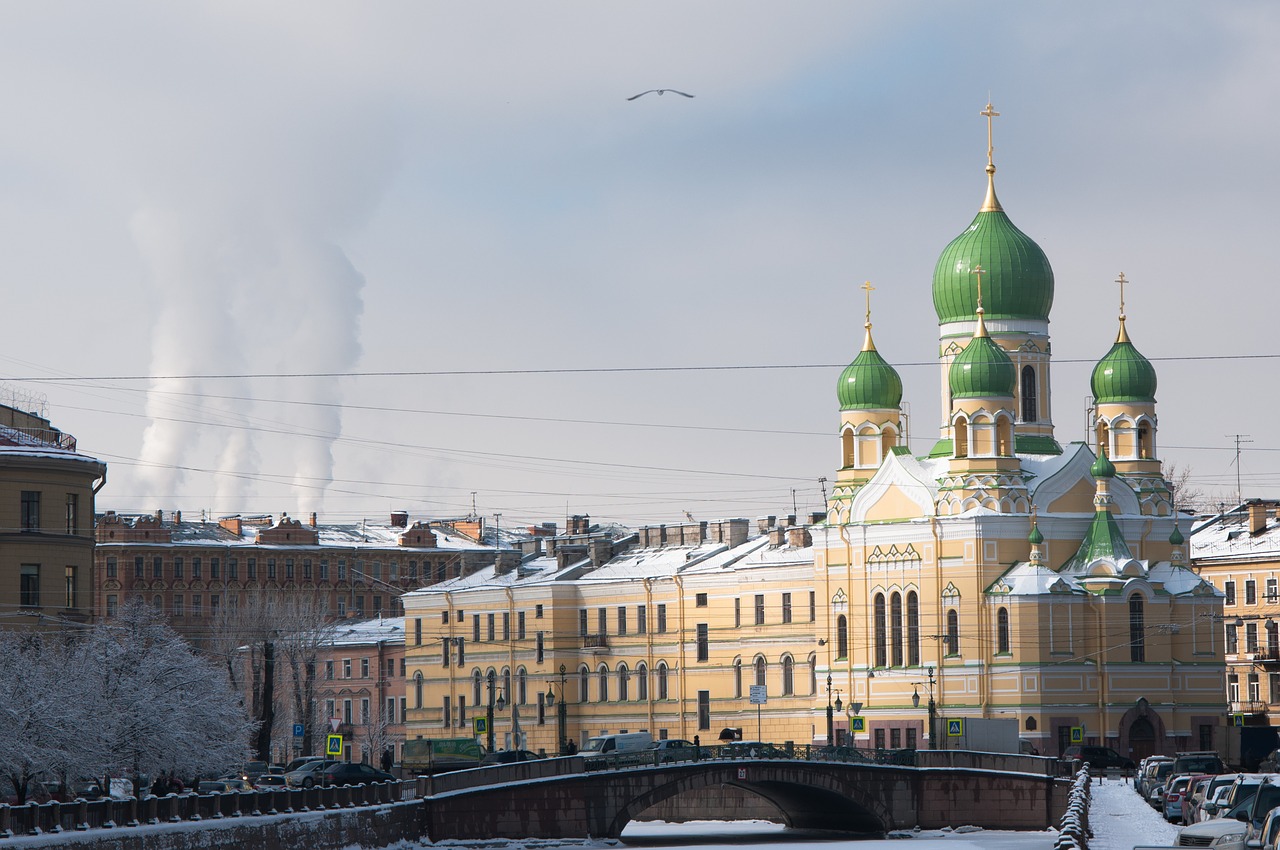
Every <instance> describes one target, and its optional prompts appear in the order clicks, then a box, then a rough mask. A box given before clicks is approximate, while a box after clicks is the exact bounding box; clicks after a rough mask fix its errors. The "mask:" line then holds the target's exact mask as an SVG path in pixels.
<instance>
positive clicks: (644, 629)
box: [636, 605, 649, 635]
mask: <svg viewBox="0 0 1280 850" xmlns="http://www.w3.org/2000/svg"><path fill="white" fill-rule="evenodd" d="M648 633H649V619H648V611H647V610H646V609H645V607H644V606H643V605H637V606H636V634H638V635H643V634H648Z"/></svg>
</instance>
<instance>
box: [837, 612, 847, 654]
mask: <svg viewBox="0 0 1280 850" xmlns="http://www.w3.org/2000/svg"><path fill="white" fill-rule="evenodd" d="M848 657H849V620H848V618H847V617H845V615H844V614H841V615H840V616H839V617H837V618H836V658H848Z"/></svg>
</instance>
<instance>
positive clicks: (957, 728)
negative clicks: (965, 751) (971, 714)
mask: <svg viewBox="0 0 1280 850" xmlns="http://www.w3.org/2000/svg"><path fill="white" fill-rule="evenodd" d="M947 737H948V738H961V737H964V718H963V717H957V718H955V719H954V720H948V721H947Z"/></svg>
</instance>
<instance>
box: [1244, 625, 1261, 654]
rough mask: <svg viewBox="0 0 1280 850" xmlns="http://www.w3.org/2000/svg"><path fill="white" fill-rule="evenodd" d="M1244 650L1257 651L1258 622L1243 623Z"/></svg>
mask: <svg viewBox="0 0 1280 850" xmlns="http://www.w3.org/2000/svg"><path fill="white" fill-rule="evenodd" d="M1244 651H1245V652H1257V651H1258V624H1257V623H1245V626H1244Z"/></svg>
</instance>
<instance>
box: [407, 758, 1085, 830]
mask: <svg viewBox="0 0 1280 850" xmlns="http://www.w3.org/2000/svg"><path fill="white" fill-rule="evenodd" d="M565 761H568V760H564V759H554V760H549V761H548V762H542V763H538V762H530V763H526V764H522V765H510V766H506V767H504V768H503V769H502V770H503V775H502V776H501V777H498V776H497V775H496V774H494V775H492V776H491V778H490V780H489V782H490V783H493V780H494V779H499V780H500V781H498V782H497V783H493V784H484V785H477V786H475V787H460V788H457V789H456V790H443V789H435V793H430V791H429V792H428V793H429V796H428V797H427V799H426V800H425V810H424V812H423V816H424V819H425V823H424V825H425V827H426V832H427V835H428V836H429V837H430V839H431V840H432V841H440V840H444V839H483V838H574V837H579V838H585V837H596V838H617V837H619V836H620V835H621V834H622V830H623V829H624V828H625V827H626V825H627V824H628V823H629V822H630V821H632V820H633V819H635V818H637V817H638V816H639V815H640V814H641V813H642V812H644V811H645V810H646V809H648V808H650V807H651V806H653V805H655V804H658V803H661V802H663V801H664V800H668V799H671V798H673V797H676V796H678V795H681V794H690V793H696V792H699V791H703V792H704V793H705V792H706V791H707V790H708V789H711V790H712V791H714V789H720V788H724V787H733V788H736V789H740V790H742V791H745V792H747V793H749V794H753V795H756V796H758V797H760V798H762V799H763V800H765V801H767V802H768V803H769V804H771V805H772V806H773V807H775V808H776V809H777V810H778V812H779V815H780V817H781V819H782V820H783V822H784V823H785V824H786V825H787V826H789V827H792V828H796V829H818V830H831V831H835V832H840V833H845V834H854V835H877V834H882V833H884V832H887V831H889V830H893V829H909V828H912V827H915V826H919V827H921V828H924V829H931V828H939V827H943V826H960V825H962V824H972V825H974V826H981V827H985V828H989V829H1012V830H1040V829H1046V828H1048V827H1049V826H1051V825H1053V824H1054V823H1055V822H1056V821H1057V820H1058V818H1059V817H1060V816H1061V814H1062V812H1063V811H1064V809H1065V807H1066V799H1067V792H1068V789H1069V783H1068V781H1066V780H1062V779H1055V778H1054V777H1053V776H1047V775H1043V774H1037V773H1023V772H1006V771H998V770H987V769H979V768H967V767H903V766H895V765H882V764H845V763H839V762H809V761H798V760H794V759H776V760H775V759H758V760H755V759H753V760H749V761H744V760H726V761H720V760H714V761H699V762H683V763H679V764H666V765H660V766H649V767H634V768H628V769H625V770H614V771H607V772H601V773H576V772H575V773H561V774H559V775H548V774H549V773H552V772H553V771H552V770H551V768H552V766H553V765H552V763H554V762H565ZM561 769H563V768H561ZM482 770H494V769H493V768H488V769H482ZM478 772H479V771H464V773H478ZM459 778H461V777H459ZM438 779H444V777H439V778H438ZM442 784H444V785H445V786H446V787H447V785H448V784H449V783H442ZM708 817H710V818H714V817H716V813H715V812H708Z"/></svg>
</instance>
